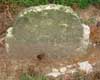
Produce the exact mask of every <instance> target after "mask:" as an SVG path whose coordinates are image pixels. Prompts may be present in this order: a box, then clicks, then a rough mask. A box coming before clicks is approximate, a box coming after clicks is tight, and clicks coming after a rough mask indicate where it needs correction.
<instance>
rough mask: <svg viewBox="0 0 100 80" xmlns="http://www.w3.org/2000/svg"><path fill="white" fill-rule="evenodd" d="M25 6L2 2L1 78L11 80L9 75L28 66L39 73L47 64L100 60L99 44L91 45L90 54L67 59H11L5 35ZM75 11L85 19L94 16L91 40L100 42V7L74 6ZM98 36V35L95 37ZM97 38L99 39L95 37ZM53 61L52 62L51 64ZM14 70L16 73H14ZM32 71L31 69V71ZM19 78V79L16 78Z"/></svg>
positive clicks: (0, 29) (0, 30)
mask: <svg viewBox="0 0 100 80" xmlns="http://www.w3.org/2000/svg"><path fill="white" fill-rule="evenodd" d="M23 8H24V7H20V6H17V5H13V4H0V76H1V74H2V75H3V77H0V80H10V79H8V77H7V76H12V75H15V77H17V78H18V77H19V75H20V74H21V73H22V72H25V71H26V72H27V70H28V68H29V67H30V68H31V67H34V68H36V67H37V68H36V69H33V70H35V71H34V72H36V73H38V71H42V70H43V69H44V67H45V66H47V67H48V66H49V67H52V66H53V65H55V66H56V67H57V66H58V65H59V64H63V65H65V64H73V63H77V62H79V61H89V62H90V63H96V62H98V61H99V60H100V45H99V44H97V45H96V46H95V47H94V46H91V47H90V48H89V50H88V54H84V55H79V56H76V57H73V58H71V59H69V60H67V61H61V60H57V61H55V60H49V59H47V58H44V57H43V58H44V59H42V57H41V55H39V56H37V57H38V59H33V58H30V59H24V58H23V59H20V60H17V59H15V60H14V59H13V60H12V59H10V58H9V57H8V54H7V53H6V50H5V41H4V37H5V35H6V30H7V29H8V27H10V26H11V25H12V24H13V21H14V20H15V17H16V15H17V14H18V12H20V11H21V10H22V9H23ZM73 9H74V11H75V12H77V13H78V14H79V15H80V17H81V18H82V20H83V21H87V22H88V21H89V20H91V19H93V18H95V19H96V21H94V23H93V22H91V21H90V22H89V23H88V25H89V26H90V29H91V35H90V36H91V37H90V39H91V41H92V42H93V44H96V43H97V42H98V43H100V28H99V29H96V22H97V21H100V8H97V7H95V6H89V7H88V8H86V9H79V8H78V7H74V8H73ZM94 36H96V37H94ZM95 38H97V39H95ZM51 63H52V64H51ZM13 72H14V73H13ZM30 72H31V71H30ZM16 80H17V79H16Z"/></svg>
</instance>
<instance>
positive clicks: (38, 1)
mask: <svg viewBox="0 0 100 80" xmlns="http://www.w3.org/2000/svg"><path fill="white" fill-rule="evenodd" d="M0 3H13V4H18V5H21V6H26V7H27V6H36V5H44V4H49V3H52V4H61V5H67V6H72V5H74V4H77V5H78V6H79V7H80V8H86V7H88V6H89V5H90V4H100V0H0Z"/></svg>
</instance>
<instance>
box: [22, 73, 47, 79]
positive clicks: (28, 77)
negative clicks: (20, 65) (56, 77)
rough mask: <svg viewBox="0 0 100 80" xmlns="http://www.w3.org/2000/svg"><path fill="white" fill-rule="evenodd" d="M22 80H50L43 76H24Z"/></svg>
mask: <svg viewBox="0 0 100 80" xmlns="http://www.w3.org/2000/svg"><path fill="white" fill-rule="evenodd" d="M20 80H48V79H47V78H46V77H45V76H43V75H38V76H30V75H28V74H22V75H21V77H20Z"/></svg>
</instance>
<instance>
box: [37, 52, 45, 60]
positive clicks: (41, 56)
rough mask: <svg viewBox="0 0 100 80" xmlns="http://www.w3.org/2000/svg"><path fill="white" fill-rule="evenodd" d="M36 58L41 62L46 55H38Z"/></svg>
mask: <svg viewBox="0 0 100 80" xmlns="http://www.w3.org/2000/svg"><path fill="white" fill-rule="evenodd" d="M36 57H37V59H38V60H43V59H44V58H45V57H46V55H45V53H40V54H38V55H37V56H36Z"/></svg>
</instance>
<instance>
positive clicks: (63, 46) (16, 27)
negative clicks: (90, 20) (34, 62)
mask: <svg viewBox="0 0 100 80" xmlns="http://www.w3.org/2000/svg"><path fill="white" fill-rule="evenodd" d="M12 27H13V28H12ZM12 27H10V28H9V29H8V34H7V36H6V47H7V48H6V49H7V51H8V54H9V55H11V56H13V57H14V56H16V57H21V56H22V57H23V56H37V55H39V54H45V55H47V56H48V57H50V58H53V59H56V58H57V59H61V58H63V59H64V58H67V55H70V54H73V55H74V54H78V53H81V52H82V51H83V52H85V51H86V48H87V46H88V42H87V43H86V44H84V43H85V42H86V40H87V41H88V40H89V39H88V37H87V38H86V40H85V38H84V29H85V28H84V27H83V25H82V24H81V21H80V18H79V17H78V16H77V14H75V13H74V12H73V10H72V9H71V8H70V7H67V6H62V5H55V4H50V5H41V6H36V7H30V8H28V9H25V10H23V11H22V12H20V13H19V15H18V17H17V18H16V21H15V23H14V24H13V26H12Z"/></svg>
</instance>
